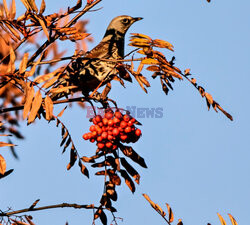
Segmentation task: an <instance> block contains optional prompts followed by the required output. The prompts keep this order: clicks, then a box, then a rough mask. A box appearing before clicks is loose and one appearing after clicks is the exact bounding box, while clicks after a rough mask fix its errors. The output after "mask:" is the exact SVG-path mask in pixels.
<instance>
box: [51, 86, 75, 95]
mask: <svg viewBox="0 0 250 225" xmlns="http://www.w3.org/2000/svg"><path fill="white" fill-rule="evenodd" d="M74 88H77V86H68V87H61V88H53V89H51V90H50V93H54V94H58V93H62V92H67V91H68V90H70V89H74Z"/></svg>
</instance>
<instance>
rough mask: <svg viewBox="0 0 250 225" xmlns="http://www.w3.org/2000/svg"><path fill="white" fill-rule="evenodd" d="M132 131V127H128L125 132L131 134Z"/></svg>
mask: <svg viewBox="0 0 250 225" xmlns="http://www.w3.org/2000/svg"><path fill="white" fill-rule="evenodd" d="M131 131H132V129H131V127H126V128H125V129H124V132H125V133H130V132H131Z"/></svg>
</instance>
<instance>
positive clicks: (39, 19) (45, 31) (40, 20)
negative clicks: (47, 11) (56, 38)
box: [37, 17, 50, 40]
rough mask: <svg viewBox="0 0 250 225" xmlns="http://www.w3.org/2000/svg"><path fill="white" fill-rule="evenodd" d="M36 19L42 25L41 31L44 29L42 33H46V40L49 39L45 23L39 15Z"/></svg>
mask: <svg viewBox="0 0 250 225" xmlns="http://www.w3.org/2000/svg"><path fill="white" fill-rule="evenodd" d="M37 19H38V21H39V23H40V24H41V26H42V28H43V31H44V33H45V35H46V37H47V38H48V40H50V37H49V32H48V30H47V27H46V25H45V23H44V21H43V19H41V18H40V17H37Z"/></svg>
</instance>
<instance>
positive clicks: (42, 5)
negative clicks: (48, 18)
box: [39, 0, 46, 14]
mask: <svg viewBox="0 0 250 225" xmlns="http://www.w3.org/2000/svg"><path fill="white" fill-rule="evenodd" d="M45 8H46V3H45V1H44V0H42V2H41V6H40V10H39V14H43V13H44V10H45Z"/></svg>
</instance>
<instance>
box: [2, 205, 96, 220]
mask: <svg viewBox="0 0 250 225" xmlns="http://www.w3.org/2000/svg"><path fill="white" fill-rule="evenodd" d="M55 208H75V209H97V208H98V207H95V206H94V204H91V205H79V204H69V203H62V204H57V205H48V206H42V207H37V208H31V207H29V208H26V209H20V210H16V211H11V212H6V213H5V212H1V213H0V216H1V217H3V216H11V215H16V214H20V213H25V212H32V211H39V210H45V209H55Z"/></svg>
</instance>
